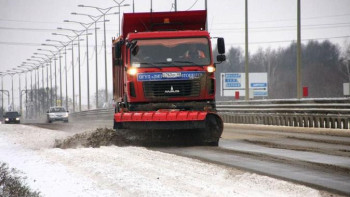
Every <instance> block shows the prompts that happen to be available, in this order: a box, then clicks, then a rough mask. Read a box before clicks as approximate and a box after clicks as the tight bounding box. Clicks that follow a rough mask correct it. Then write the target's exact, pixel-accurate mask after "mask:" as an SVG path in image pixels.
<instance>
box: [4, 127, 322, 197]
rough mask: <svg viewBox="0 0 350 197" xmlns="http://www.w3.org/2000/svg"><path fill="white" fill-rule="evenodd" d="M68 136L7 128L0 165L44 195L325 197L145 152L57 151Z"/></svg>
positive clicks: (121, 149)
mask: <svg viewBox="0 0 350 197" xmlns="http://www.w3.org/2000/svg"><path fill="white" fill-rule="evenodd" d="M67 135H68V134H66V133H63V132H60V131H52V130H47V129H41V128H35V127H29V126H23V125H1V126H0V161H2V162H6V163H8V164H9V166H10V167H14V168H17V169H18V170H21V171H23V172H24V173H25V174H26V176H27V177H28V179H27V181H28V185H29V186H30V187H31V188H32V189H33V190H38V191H40V192H41V194H42V195H43V196H320V194H319V191H317V190H314V189H311V188H308V187H305V186H301V185H296V184H292V183H289V182H286V181H281V180H277V179H274V178H270V177H266V176H260V175H256V174H253V173H247V172H243V171H239V170H235V169H232V168H225V167H222V166H218V165H214V164H208V163H204V162H201V161H198V160H194V159H190V158H185V157H179V156H175V155H171V154H167V153H161V152H157V151H150V150H147V149H145V148H140V147H116V146H109V147H101V148H80V149H64V150H63V149H53V148H51V147H52V145H53V142H54V139H55V138H62V137H64V136H67ZM50 143H52V144H50Z"/></svg>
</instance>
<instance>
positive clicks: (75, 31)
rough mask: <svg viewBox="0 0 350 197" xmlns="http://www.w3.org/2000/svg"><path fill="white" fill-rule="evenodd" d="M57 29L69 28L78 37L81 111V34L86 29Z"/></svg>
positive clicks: (60, 28)
mask: <svg viewBox="0 0 350 197" xmlns="http://www.w3.org/2000/svg"><path fill="white" fill-rule="evenodd" d="M57 29H59V30H67V31H71V32H73V33H74V34H75V35H76V36H77V38H78V64H79V67H78V69H79V111H81V62H80V41H82V40H80V36H81V35H83V34H82V33H83V32H84V30H81V31H78V30H74V29H66V28H62V27H58V28H57Z"/></svg>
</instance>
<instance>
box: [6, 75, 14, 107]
mask: <svg viewBox="0 0 350 197" xmlns="http://www.w3.org/2000/svg"><path fill="white" fill-rule="evenodd" d="M6 72H7V75H9V76H11V87H12V88H11V111H13V110H14V109H15V103H14V97H13V76H14V75H15V74H16V73H15V72H13V71H12V70H7V71H6Z"/></svg>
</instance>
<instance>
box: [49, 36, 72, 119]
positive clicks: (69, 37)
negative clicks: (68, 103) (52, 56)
mask: <svg viewBox="0 0 350 197" xmlns="http://www.w3.org/2000/svg"><path fill="white" fill-rule="evenodd" d="M52 35H55V36H64V37H66V38H68V39H69V40H70V42H71V43H72V83H73V112H75V97H74V95H75V80H74V75H75V74H74V40H75V39H76V38H77V37H73V36H69V35H67V34H61V33H52ZM66 70H67V68H66ZM66 77H67V76H66ZM67 110H68V107H67Z"/></svg>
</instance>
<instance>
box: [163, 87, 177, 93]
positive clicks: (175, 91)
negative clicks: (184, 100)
mask: <svg viewBox="0 0 350 197" xmlns="http://www.w3.org/2000/svg"><path fill="white" fill-rule="evenodd" d="M164 93H170V94H171V93H180V90H174V87H173V86H171V87H170V90H165V91H164Z"/></svg>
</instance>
